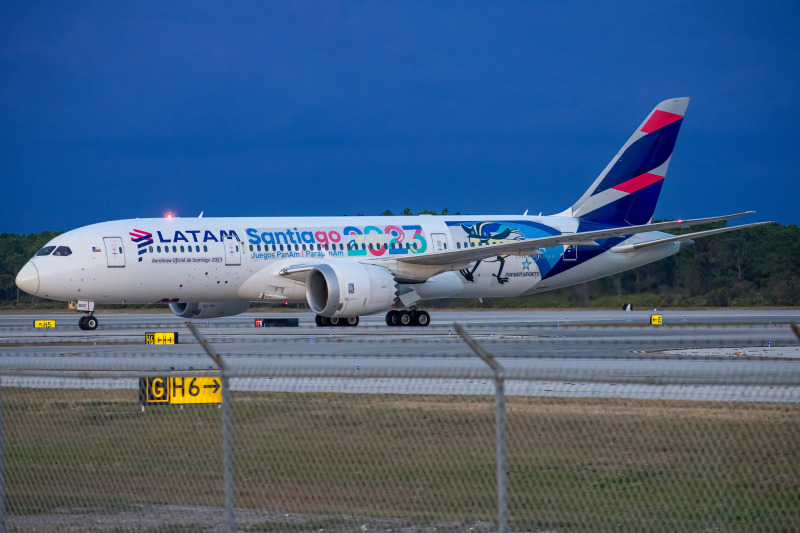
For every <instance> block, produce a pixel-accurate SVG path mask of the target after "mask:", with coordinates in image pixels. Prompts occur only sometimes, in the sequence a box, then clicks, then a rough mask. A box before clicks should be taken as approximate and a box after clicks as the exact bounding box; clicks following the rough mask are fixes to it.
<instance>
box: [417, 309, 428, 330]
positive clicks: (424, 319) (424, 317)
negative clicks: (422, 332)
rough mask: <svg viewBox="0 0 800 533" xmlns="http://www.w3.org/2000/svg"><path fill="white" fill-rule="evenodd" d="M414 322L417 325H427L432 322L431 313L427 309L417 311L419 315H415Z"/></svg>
mask: <svg viewBox="0 0 800 533" xmlns="http://www.w3.org/2000/svg"><path fill="white" fill-rule="evenodd" d="M414 322H415V323H416V325H417V326H422V327H425V326H427V325H428V324H430V323H431V315H429V314H428V312H427V311H417V316H416V317H414Z"/></svg>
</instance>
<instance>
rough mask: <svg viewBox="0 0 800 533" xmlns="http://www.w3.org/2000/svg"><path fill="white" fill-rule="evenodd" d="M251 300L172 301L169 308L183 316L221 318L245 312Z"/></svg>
mask: <svg viewBox="0 0 800 533" xmlns="http://www.w3.org/2000/svg"><path fill="white" fill-rule="evenodd" d="M248 307H250V302H199V303H182V302H181V303H172V304H169V308H170V309H172V312H173V313H175V314H176V315H178V316H179V317H182V318H219V317H221V316H232V315H238V314H239V313H244V312H245V311H247V308H248Z"/></svg>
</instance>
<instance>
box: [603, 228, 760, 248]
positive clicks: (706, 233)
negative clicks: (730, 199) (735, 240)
mask: <svg viewBox="0 0 800 533" xmlns="http://www.w3.org/2000/svg"><path fill="white" fill-rule="evenodd" d="M773 223H774V222H753V223H752V224H743V225H741V226H731V227H728V228H717V229H710V230H707V231H697V232H695V233H686V234H684V235H676V236H674V237H667V238H666V239H657V240H655V241H645V242H637V243H636V244H623V245H620V246H614V247H613V248H611V249H610V250H611V251H612V252H618V253H624V252H633V251H635V250H641V249H643V248H649V247H651V246H656V245H659V244H664V243H668V242H675V241H688V240H692V239H699V238H700V237H708V236H710V235H717V234H719V233H727V232H729V231H735V230H737V229H744V228H752V227H753V226H761V225H763V224H773Z"/></svg>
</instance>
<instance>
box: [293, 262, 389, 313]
mask: <svg viewBox="0 0 800 533" xmlns="http://www.w3.org/2000/svg"><path fill="white" fill-rule="evenodd" d="M396 297H397V282H396V281H395V279H394V275H393V274H392V273H391V272H389V271H388V270H387V269H385V268H383V267H381V266H377V265H364V264H362V263H345V262H336V263H330V264H324V265H319V266H316V267H314V268H312V269H311V271H310V272H309V273H308V278H306V299H307V300H308V305H309V307H311V309H312V310H313V311H314V312H315V313H317V314H318V315H321V316H326V317H343V318H348V317H354V316H362V315H369V314H372V313H378V312H380V311H386V310H388V309H390V308H391V307H392V305H393V304H394V301H395V298H396Z"/></svg>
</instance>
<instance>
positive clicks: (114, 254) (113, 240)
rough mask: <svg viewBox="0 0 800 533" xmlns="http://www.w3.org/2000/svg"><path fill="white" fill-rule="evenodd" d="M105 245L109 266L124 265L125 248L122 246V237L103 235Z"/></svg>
mask: <svg viewBox="0 0 800 533" xmlns="http://www.w3.org/2000/svg"><path fill="white" fill-rule="evenodd" d="M103 242H104V243H105V245H106V259H107V260H108V266H109V267H124V266H125V250H123V248H122V237H103Z"/></svg>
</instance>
